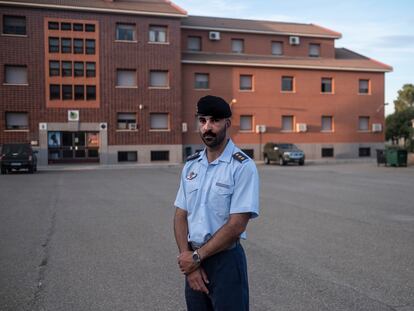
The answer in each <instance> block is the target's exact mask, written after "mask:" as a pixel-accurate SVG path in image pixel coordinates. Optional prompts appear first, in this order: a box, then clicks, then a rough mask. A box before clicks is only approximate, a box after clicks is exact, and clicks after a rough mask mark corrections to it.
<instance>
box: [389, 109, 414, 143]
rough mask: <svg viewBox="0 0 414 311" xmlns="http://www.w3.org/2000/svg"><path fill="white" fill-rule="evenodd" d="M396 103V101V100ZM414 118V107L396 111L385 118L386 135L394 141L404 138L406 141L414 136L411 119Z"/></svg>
mask: <svg viewBox="0 0 414 311" xmlns="http://www.w3.org/2000/svg"><path fill="white" fill-rule="evenodd" d="M394 103H395V101H394ZM413 119H414V107H413V106H412V107H409V108H406V109H403V110H401V111H395V112H394V113H393V114H391V115H389V116H388V117H387V118H386V119H385V126H386V131H385V137H386V139H387V140H389V139H391V140H392V141H393V142H395V141H398V140H399V139H400V138H404V139H405V141H408V140H410V139H411V138H412V137H413V126H412V123H411V121H412V120H413Z"/></svg>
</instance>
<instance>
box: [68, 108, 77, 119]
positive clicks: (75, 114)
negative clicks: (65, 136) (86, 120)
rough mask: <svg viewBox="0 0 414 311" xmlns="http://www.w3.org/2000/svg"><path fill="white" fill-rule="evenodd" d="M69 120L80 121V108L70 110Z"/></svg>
mask: <svg viewBox="0 0 414 311" xmlns="http://www.w3.org/2000/svg"><path fill="white" fill-rule="evenodd" d="M68 121H79V110H68Z"/></svg>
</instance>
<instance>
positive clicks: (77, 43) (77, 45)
mask: <svg viewBox="0 0 414 311" xmlns="http://www.w3.org/2000/svg"><path fill="white" fill-rule="evenodd" d="M73 53H75V54H83V39H73Z"/></svg>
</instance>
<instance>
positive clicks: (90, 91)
mask: <svg viewBox="0 0 414 311" xmlns="http://www.w3.org/2000/svg"><path fill="white" fill-rule="evenodd" d="M95 99H96V86H95V85H87V86H86V100H95Z"/></svg>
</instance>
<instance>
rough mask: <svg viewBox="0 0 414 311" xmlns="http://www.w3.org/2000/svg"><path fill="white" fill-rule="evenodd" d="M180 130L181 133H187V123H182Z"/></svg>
mask: <svg viewBox="0 0 414 311" xmlns="http://www.w3.org/2000/svg"><path fill="white" fill-rule="evenodd" d="M181 130H182V132H183V133H187V131H188V126H187V122H183V123H182V124H181Z"/></svg>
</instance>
